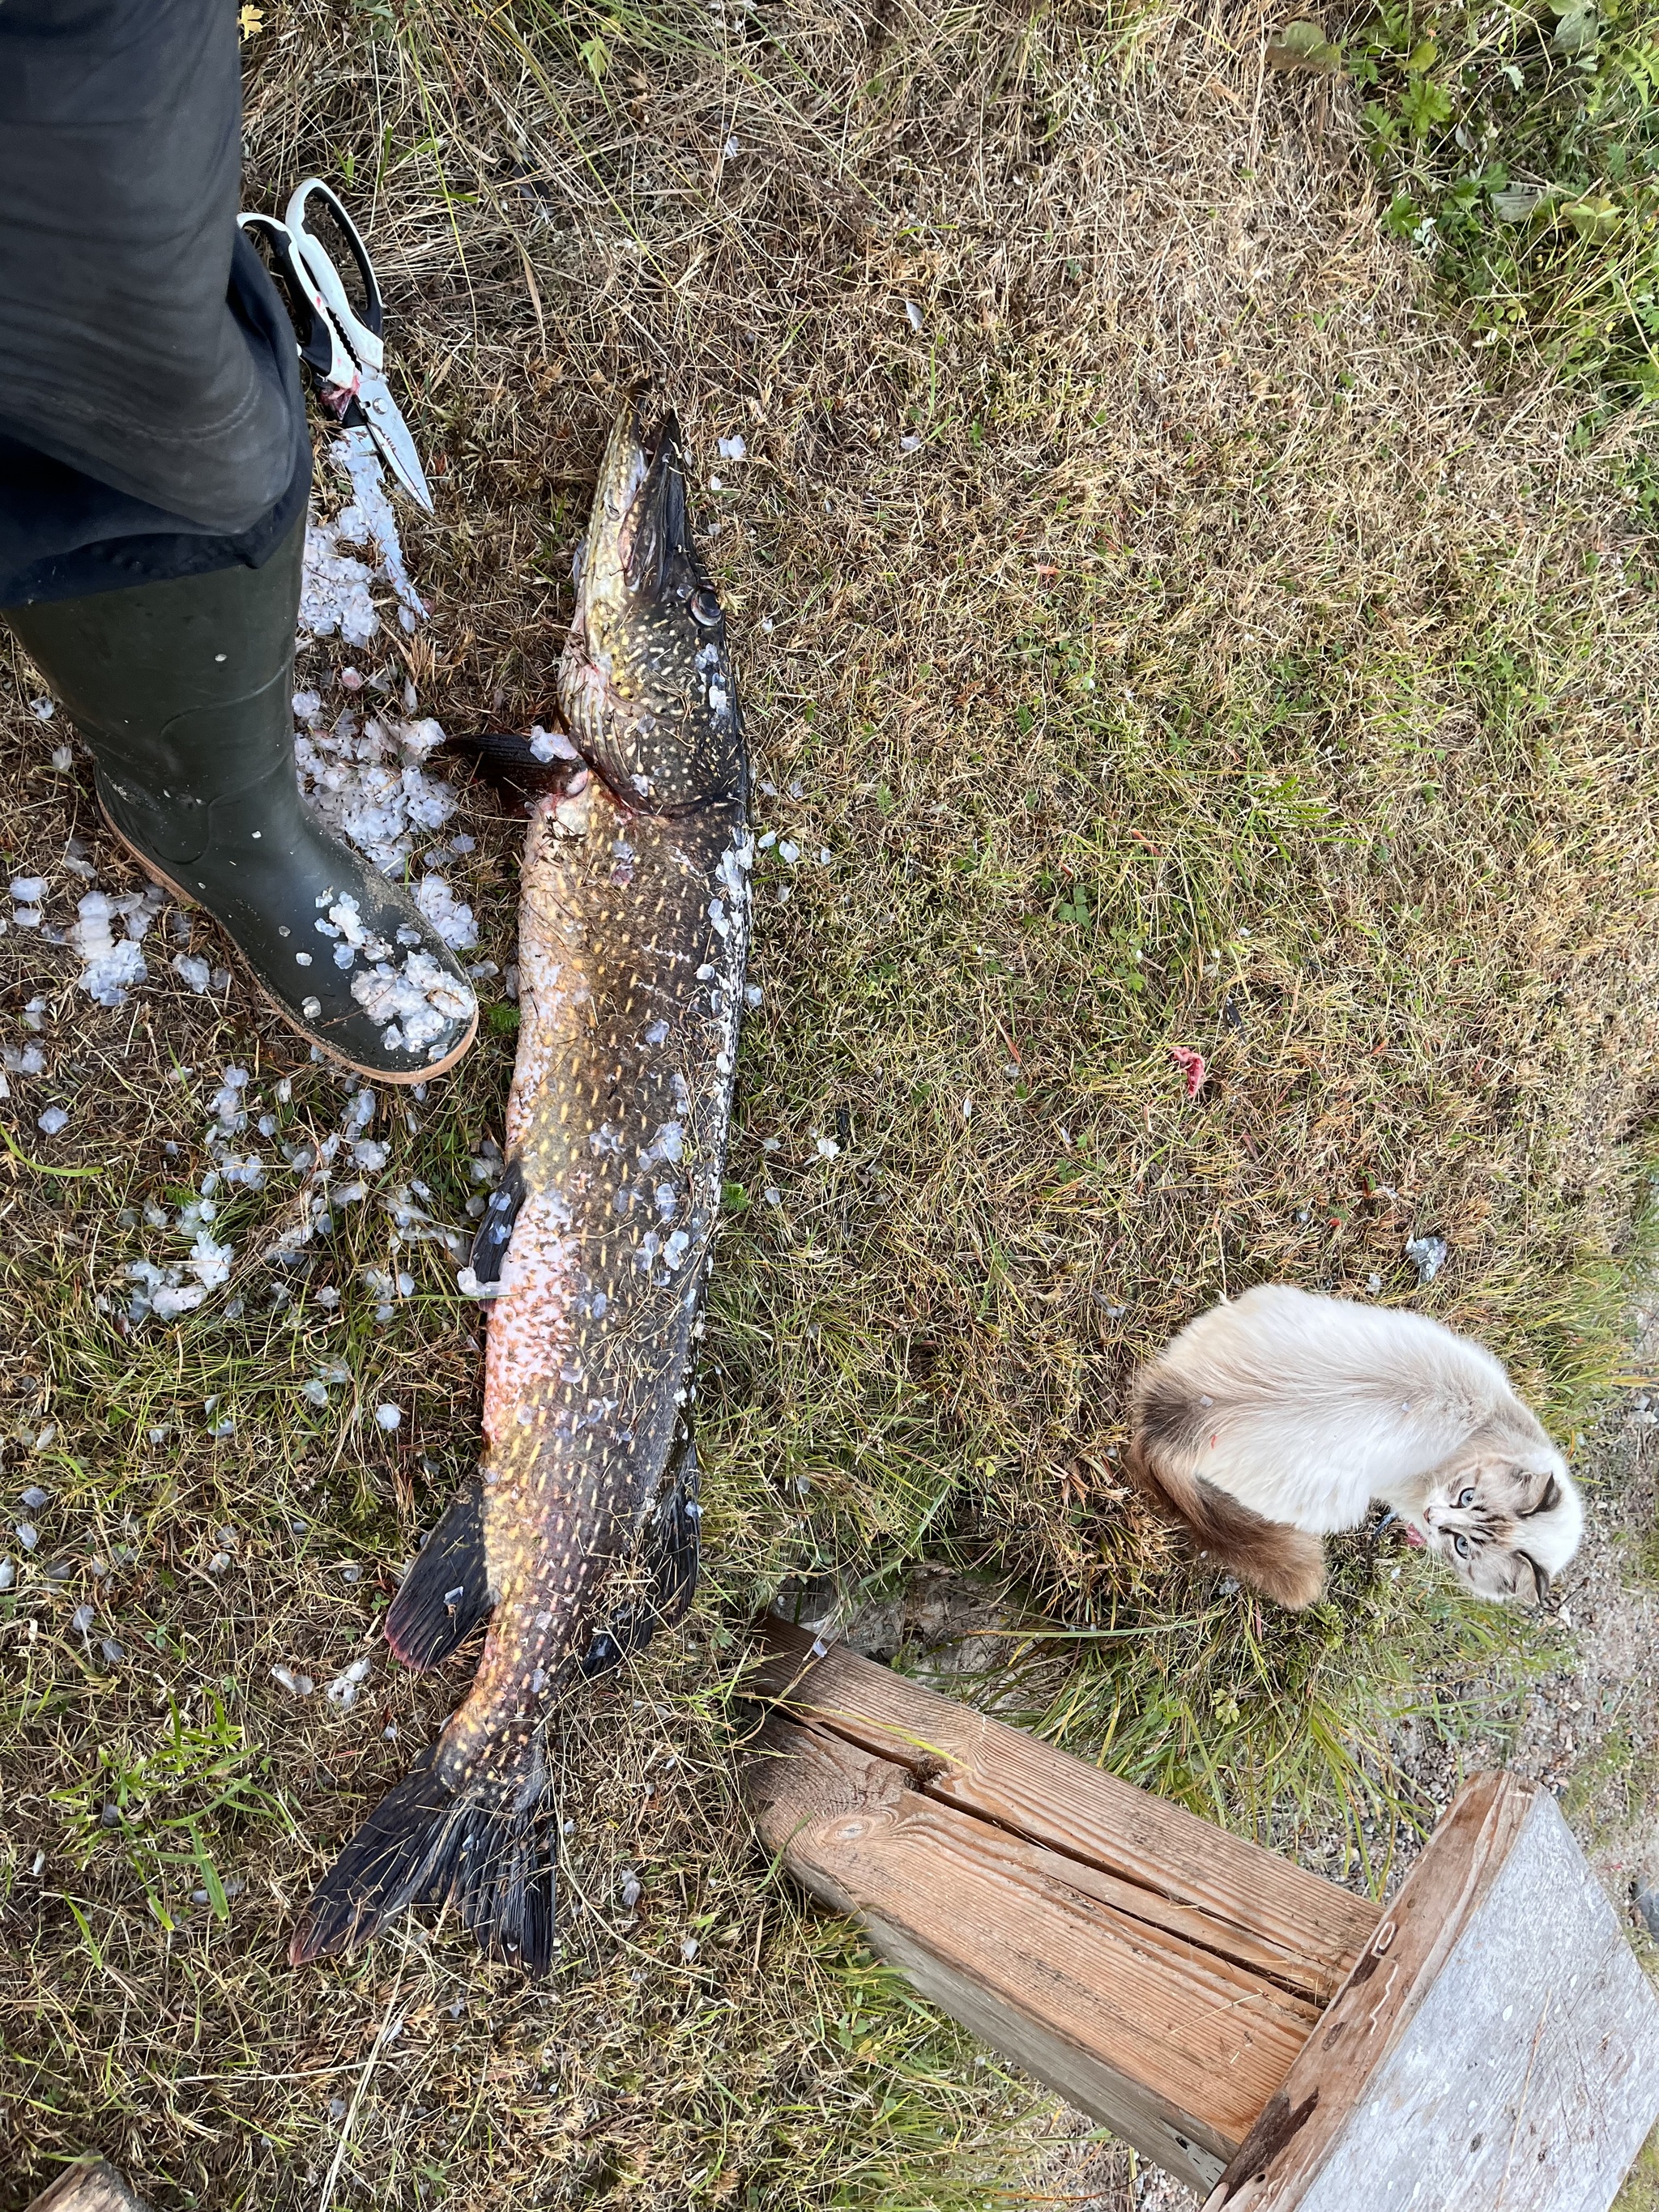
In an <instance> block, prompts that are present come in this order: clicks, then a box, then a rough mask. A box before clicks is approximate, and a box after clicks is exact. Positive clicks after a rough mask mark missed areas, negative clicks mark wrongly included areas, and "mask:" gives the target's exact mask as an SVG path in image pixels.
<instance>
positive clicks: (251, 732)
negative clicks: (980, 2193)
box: [7, 517, 477, 1082]
mask: <svg viewBox="0 0 1659 2212" xmlns="http://www.w3.org/2000/svg"><path fill="white" fill-rule="evenodd" d="M304 544H305V522H304V519H303V517H301V520H299V521H297V522H296V523H295V525H294V526H293V527H292V528H291V529H290V530H289V534H288V537H287V538H286V539H285V540H284V541H283V544H282V545H281V546H280V547H279V548H278V549H277V550H276V552H275V553H274V554H273V555H272V556H271V557H270V560H269V561H267V562H265V563H264V566H263V567H262V568H244V567H241V566H240V565H239V566H237V567H235V568H218V569H215V570H213V571H211V572H210V574H206V575H201V576H186V577H180V578H177V579H175V580H173V581H171V582H168V583H162V584H143V585H140V586H137V587H136V588H135V589H132V590H129V591H125V592H100V593H99V594H98V595H97V596H95V597H93V598H88V599H58V600H55V601H53V602H52V603H51V604H50V605H45V606H33V607H14V608H12V609H10V610H9V611H8V615H7V619H8V621H9V623H11V626H12V628H13V629H15V631H16V633H17V635H18V637H19V639H20V640H21V642H22V645H23V647H24V649H25V651H26V652H27V653H28V655H29V657H30V659H32V660H33V661H34V662H35V663H36V665H38V666H39V667H40V669H41V670H42V671H44V672H45V674H46V677H47V678H48V680H49V681H50V682H51V684H52V688H53V690H55V691H56V692H57V693H58V696H59V697H60V698H61V699H62V700H63V701H64V704H65V705H66V706H67V707H68V708H69V710H70V714H71V715H72V716H73V717H74V720H75V724H76V728H77V729H78V730H79V732H80V733H81V735H82V738H84V739H85V741H86V743H87V744H88V745H89V746H90V747H91V749H92V753H93V757H94V760H95V761H96V763H97V781H98V796H99V799H100V803H101V805H102V806H103V809H104V812H105V814H106V817H108V819H109V822H110V823H111V825H112V828H113V829H115V830H116V831H117V832H118V835H119V836H120V837H121V839H122V842H124V843H125V845H126V846H127V847H128V848H130V850H131V851H132V852H133V853H134V854H136V855H137V858H138V859H139V860H141V861H142V862H143V865H144V866H145V867H146V868H147V869H148V870H149V872H150V873H151V874H152V875H154V876H155V877H157V878H160V880H161V881H162V882H163V883H166V884H168V885H170V887H171V888H172V889H173V890H176V891H178V892H179V894H180V895H181V896H183V897H185V898H186V899H191V900H197V901H199V902H200V903H201V904H202V905H204V907H206V908H207V909H208V910H209V912H210V914H211V915H213V916H214V918H215V920H216V921H218V922H220V923H221V924H222V926H223V927H224V929H225V931H226V933H228V936H229V938H230V939H231V941H232V943H233V944H234V945H235V946H236V947H237V949H238V951H240V953H241V954H242V957H243V958H244V959H245V960H246V963H247V964H248V966H249V968H250V969H252V973H253V975H254V979H255V981H257V982H258V985H259V987H260V989H261V990H262V992H263V993H264V996H265V997H266V999H267V1000H269V1001H270V1004H271V1005H272V1006H275V1007H276V1010H277V1012H279V1013H282V1014H283V1015H284V1016H285V1017H286V1018H288V1020H289V1022H291V1023H292V1024H293V1025H294V1026H295V1028H296V1029H298V1030H300V1031H301V1033H302V1034H303V1035H304V1036H307V1037H309V1038H311V1039H313V1040H314V1041H315V1042H317V1043H319V1044H320V1045H321V1046H322V1047H323V1048H325V1050H326V1051H328V1052H329V1053H331V1054H332V1055H334V1056H335V1057H337V1058H338V1059H340V1060H344V1061H346V1062H347V1063H348V1064H349V1066H353V1067H356V1068H357V1069H359V1070H361V1071H362V1073H365V1074H368V1075H372V1076H374V1077H376V1078H378V1079H380V1080H381V1081H388V1080H389V1081H392V1082H416V1081H418V1080H420V1079H422V1077H425V1076H428V1075H431V1074H434V1073H437V1072H439V1071H440V1070H441V1069H442V1068H445V1067H447V1066H450V1065H451V1064H452V1062H453V1060H455V1058H456V1057H457V1056H458V1054H459V1053H460V1052H461V1051H463V1050H464V1049H465V1047H466V1045H467V1044H469V1043H470V1042H471V1038H472V1036H473V1034H474V1031H475V1030H476V1028H477V1011H476V1007H475V1004H474V1000H473V994H472V992H471V987H469V985H468V984H467V982H466V981H465V977H464V976H462V975H460V974H459V971H458V970H457V969H456V967H455V964H454V963H453V960H452V959H451V958H450V957H449V956H448V955H447V953H446V952H445V951H444V949H443V947H442V946H441V945H436V944H435V943H434V942H433V941H432V934H431V932H430V930H429V928H428V925H427V923H426V921H425V920H424V918H423V916H422V915H421V913H420V912H419V910H418V909H417V908H416V906H415V905H414V903H413V902H412V901H411V900H410V899H407V898H405V897H404V896H403V895H402V893H401V892H400V891H398V889H397V888H396V887H395V886H394V885H393V884H391V883H390V882H388V880H387V879H386V877H384V876H382V875H380V873H379V872H377V871H376V870H374V869H373V868H371V867H369V866H368V865H367V863H366V862H364V861H363V860H360V859H359V858H358V857H357V855H356V854H355V853H353V852H352V851H351V850H350V849H349V848H348V847H346V846H344V845H343V844H342V843H340V842H339V841H338V840H337V839H336V838H334V837H331V836H329V835H328V834H327V833H326V832H325V830H324V829H322V828H321V826H320V825H319V823H318V821H317V819H316V817H314V816H313V814H312V812H311V811H310V810H309V808H307V806H306V805H305V804H304V802H303V801H302V800H301V797H300V794H299V791H298V788H297V787H296V784H295V774H294V713H293V703H292V702H293V690H294V610H295V603H296V601H297V599H298V596H299V587H300V568H301V556H302V554H303V551H304Z"/></svg>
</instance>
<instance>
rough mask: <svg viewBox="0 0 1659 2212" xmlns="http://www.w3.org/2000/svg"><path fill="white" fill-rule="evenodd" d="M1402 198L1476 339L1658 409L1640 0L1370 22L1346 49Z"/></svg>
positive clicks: (1650, 147)
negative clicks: (1541, 362) (1655, 405)
mask: <svg viewBox="0 0 1659 2212" xmlns="http://www.w3.org/2000/svg"><path fill="white" fill-rule="evenodd" d="M1344 59H1345V61H1346V68H1347V70H1348V73H1349V74H1350V76H1352V80H1353V82H1354V84H1355V86H1356V87H1357V88H1358V91H1359V93H1360V94H1361V96H1362V98H1363V100H1364V123H1365V129H1366V133H1367V136H1368V138H1369V141H1370V147H1371V149H1372V152H1373V154H1374V155H1375V156H1376V161H1377V162H1378V165H1379V167H1380V168H1381V170H1382V173H1383V176H1384V178H1385V179H1387V181H1388V184H1389V187H1390V189H1391V191H1392V194H1393V197H1392V198H1391V201H1390V203H1389V209H1388V211H1387V216H1386V218H1385V220H1386V222H1387V223H1388V227H1389V229H1390V230H1391V231H1393V232H1394V234H1395V235H1396V236H1397V237H1400V238H1403V239H1407V240H1410V241H1411V242H1412V243H1413V245H1414V246H1418V247H1419V249H1420V250H1421V251H1422V252H1425V254H1426V255H1428V256H1429V257H1430V258H1431V260H1432V263H1433V265H1434V269H1435V272H1436V276H1437V280H1438V282H1439V283H1440V284H1441V286H1442V288H1443V290H1444V292H1445V293H1446V294H1447V295H1449V296H1450V297H1451V298H1453V299H1455V301H1458V302H1459V303H1460V305H1461V306H1462V308H1463V309H1464V311H1465V313H1466V316H1467V320H1468V327H1469V329H1470V331H1471V333H1472V336H1473V340H1474V344H1475V346H1476V347H1477V348H1478V349H1480V350H1481V351H1482V352H1484V353H1485V354H1486V356H1488V358H1489V360H1490V362H1491V363H1492V366H1493V367H1494V368H1498V369H1499V370H1500V371H1502V372H1504V373H1508V372H1510V371H1513V370H1514V369H1515V368H1517V367H1521V368H1527V367H1528V365H1529V364H1530V363H1532V362H1534V360H1536V359H1539V358H1541V359H1542V360H1543V361H1544V362H1547V363H1548V364H1549V365H1550V366H1551V367H1552V368H1554V369H1556V370H1557V371H1558V372H1560V373H1562V374H1565V375H1567V376H1569V377H1571V378H1572V379H1574V380H1580V381H1583V382H1584V383H1585V384H1587V385H1589V386H1590V387H1591V388H1592V391H1593V392H1599V394H1600V395H1601V399H1602V401H1603V403H1604V404H1609V405H1611V406H1613V407H1614V408H1617V407H1621V406H1626V405H1629V404H1634V403H1639V402H1643V401H1650V400H1652V399H1655V398H1659V26H1656V22H1655V18H1654V15H1653V11H1652V9H1651V8H1650V7H1648V6H1646V5H1644V4H1643V0H1547V4H1545V5H1543V6H1534V5H1530V4H1516V0H1503V4H1500V5H1498V6H1497V7H1474V6H1470V5H1467V4H1462V0H1456V4H1453V5H1449V6H1443V5H1433V4H1429V5H1419V6H1413V5H1410V4H1407V0H1390V4H1388V5H1385V6H1383V7H1382V8H1380V9H1373V10H1367V11H1366V12H1364V13H1363V14H1362V15H1360V16H1359V17H1358V20H1357V21H1355V22H1354V23H1353V24H1352V27H1351V29H1350V31H1349V33H1348V35H1347V38H1346V44H1345V47H1344Z"/></svg>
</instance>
